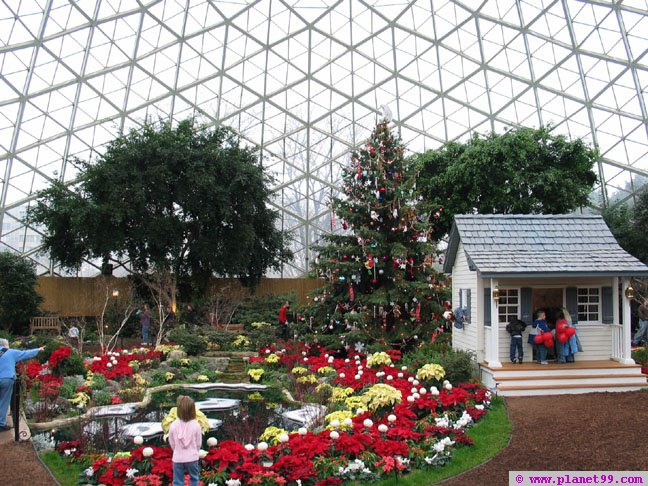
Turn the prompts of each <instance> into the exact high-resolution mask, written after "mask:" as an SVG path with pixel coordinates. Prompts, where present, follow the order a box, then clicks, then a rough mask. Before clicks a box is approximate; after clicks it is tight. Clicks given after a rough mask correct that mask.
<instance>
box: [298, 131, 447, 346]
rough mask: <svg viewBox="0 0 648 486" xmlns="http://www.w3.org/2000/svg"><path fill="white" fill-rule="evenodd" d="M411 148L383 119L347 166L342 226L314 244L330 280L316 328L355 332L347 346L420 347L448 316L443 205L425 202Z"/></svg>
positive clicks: (338, 214)
mask: <svg viewBox="0 0 648 486" xmlns="http://www.w3.org/2000/svg"><path fill="white" fill-rule="evenodd" d="M404 152H405V147H404V146H403V144H402V143H401V141H400V140H399V139H398V138H397V137H395V136H394V135H393V134H392V133H391V131H390V130H389V127H388V126H387V123H386V122H381V123H379V124H378V125H377V126H376V128H375V129H374V131H373V133H372V134H371V137H370V138H369V140H368V141H367V142H366V143H365V145H364V146H363V147H362V148H361V149H360V150H359V151H358V152H356V153H353V154H352V157H351V163H350V166H349V167H348V168H347V169H346V170H344V171H343V187H342V192H343V194H342V197H339V198H335V199H333V200H332V212H333V215H334V216H333V218H334V224H335V225H336V226H337V229H338V231H340V230H341V231H340V232H339V233H334V234H330V235H327V236H325V237H324V239H325V240H324V241H325V244H322V245H320V246H316V247H314V250H315V252H316V255H317V256H316V258H315V262H314V271H315V272H316V274H317V276H318V277H320V278H323V279H325V280H326V285H325V286H324V287H322V288H320V289H319V290H318V291H317V292H316V293H315V294H314V295H312V296H311V300H310V302H311V303H310V305H309V310H308V313H309V314H310V316H311V317H312V319H310V323H311V326H312V327H315V329H314V331H317V332H319V333H322V332H324V333H329V334H338V335H350V334H353V335H354V337H353V338H351V339H347V342H346V344H347V345H351V346H353V345H354V344H355V343H354V342H349V341H356V339H357V337H358V336H360V338H361V339H362V338H364V342H370V341H380V342H383V343H384V344H386V345H390V346H392V347H403V346H408V345H413V344H415V342H416V341H419V340H422V339H425V338H427V337H428V336H429V335H430V334H431V333H432V332H434V331H435V330H436V329H437V328H438V326H439V323H440V322H442V321H443V317H442V313H443V311H444V310H445V309H444V303H445V301H446V299H447V294H448V289H447V287H446V281H445V279H444V277H443V276H442V275H441V274H440V273H439V272H438V270H437V269H436V268H438V265H435V262H437V257H438V250H437V244H436V242H435V241H432V240H431V235H432V234H433V233H434V227H433V224H434V221H435V218H438V214H439V213H438V208H426V207H425V203H424V201H423V200H422V198H421V197H420V196H419V194H418V192H417V190H416V176H417V174H416V168H415V167H413V166H412V164H411V163H410V162H409V161H408V160H406V159H405V157H404ZM339 226H341V228H339ZM313 322H314V323H315V324H314V325H313V324H312V323H313ZM343 339H344V337H343Z"/></svg>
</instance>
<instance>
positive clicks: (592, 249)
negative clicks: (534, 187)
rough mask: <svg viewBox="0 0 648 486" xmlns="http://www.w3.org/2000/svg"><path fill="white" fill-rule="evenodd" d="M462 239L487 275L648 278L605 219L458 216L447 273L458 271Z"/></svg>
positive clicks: (472, 264) (471, 261)
mask: <svg viewBox="0 0 648 486" xmlns="http://www.w3.org/2000/svg"><path fill="white" fill-rule="evenodd" d="M459 241H461V243H463V248H464V250H465V252H466V256H467V257H468V263H469V265H470V268H471V269H472V270H477V271H478V272H480V274H481V276H482V277H495V276H497V277H507V276H510V277H521V276H524V275H534V276H542V275H544V276H547V277H548V276H553V275H558V274H569V275H571V276H594V275H613V276H640V275H642V276H648V266H646V265H644V264H643V263H641V262H640V261H639V260H637V259H636V258H635V257H633V256H632V255H630V254H629V253H627V252H626V251H625V250H623V249H622V248H621V247H620V246H619V244H618V243H617V242H616V240H615V239H614V236H612V233H611V232H610V229H609V228H608V227H607V225H606V224H605V221H604V220H603V218H602V217H601V216H594V215H582V214H558V215H556V214H543V215H538V214H490V215H489V214H474V215H457V216H455V220H454V223H453V225H452V231H451V233H450V241H449V244H448V249H447V251H446V258H445V262H444V264H443V271H444V272H446V273H451V272H452V267H453V265H454V262H455V258H456V256H457V251H458V248H459Z"/></svg>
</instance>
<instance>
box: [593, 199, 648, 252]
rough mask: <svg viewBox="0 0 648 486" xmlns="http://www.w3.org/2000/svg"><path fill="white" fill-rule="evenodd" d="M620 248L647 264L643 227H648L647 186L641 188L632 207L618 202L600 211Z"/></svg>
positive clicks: (647, 248)
mask: <svg viewBox="0 0 648 486" xmlns="http://www.w3.org/2000/svg"><path fill="white" fill-rule="evenodd" d="M602 214H603V218H604V219H605V222H606V223H607V225H608V226H609V227H610V231H612V234H613V235H614V237H615V238H616V240H617V241H618V242H619V245H620V246H621V248H623V249H624V250H625V251H627V252H628V253H630V254H631V255H633V256H634V257H635V258H638V259H639V260H641V261H642V262H644V263H646V264H648V246H647V245H646V241H645V240H646V236H645V231H646V230H645V229H646V228H648V188H644V189H642V190H641V191H640V192H639V194H638V196H637V201H636V203H635V206H634V207H630V206H628V204H626V203H623V204H618V205H616V206H612V207H610V208H606V209H604V210H603V212H602Z"/></svg>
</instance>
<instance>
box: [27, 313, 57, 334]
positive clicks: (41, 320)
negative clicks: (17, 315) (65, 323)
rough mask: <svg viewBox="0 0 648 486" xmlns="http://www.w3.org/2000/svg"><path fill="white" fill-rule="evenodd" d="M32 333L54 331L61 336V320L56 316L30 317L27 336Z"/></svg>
mask: <svg viewBox="0 0 648 486" xmlns="http://www.w3.org/2000/svg"><path fill="white" fill-rule="evenodd" d="M34 331H56V332H57V334H61V320H60V319H59V318H58V317H57V316H42V317H32V318H31V319H30V320H29V334H34Z"/></svg>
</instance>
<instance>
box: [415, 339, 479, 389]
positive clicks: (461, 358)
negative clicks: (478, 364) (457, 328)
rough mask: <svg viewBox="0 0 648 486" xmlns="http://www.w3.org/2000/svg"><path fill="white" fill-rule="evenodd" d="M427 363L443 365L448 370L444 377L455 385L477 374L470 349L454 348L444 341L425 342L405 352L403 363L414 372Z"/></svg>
mask: <svg viewBox="0 0 648 486" xmlns="http://www.w3.org/2000/svg"><path fill="white" fill-rule="evenodd" d="M427 363H436V364H439V365H441V366H442V367H443V369H444V370H445V372H446V375H445V376H444V377H443V379H444V380H448V381H449V382H450V383H453V384H455V385H456V384H458V383H462V382H466V381H470V380H471V379H473V378H474V376H475V361H474V357H473V355H472V354H471V353H470V352H468V351H463V350H454V349H452V347H451V346H449V345H448V344H446V343H443V342H441V343H439V342H435V343H429V342H428V343H423V344H421V345H420V346H419V347H416V348H414V349H413V350H412V351H409V352H408V353H405V354H404V355H403V359H402V364H403V365H406V366H407V367H408V369H410V370H411V371H412V373H416V370H418V369H419V368H420V367H421V366H423V365H425V364H427Z"/></svg>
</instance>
